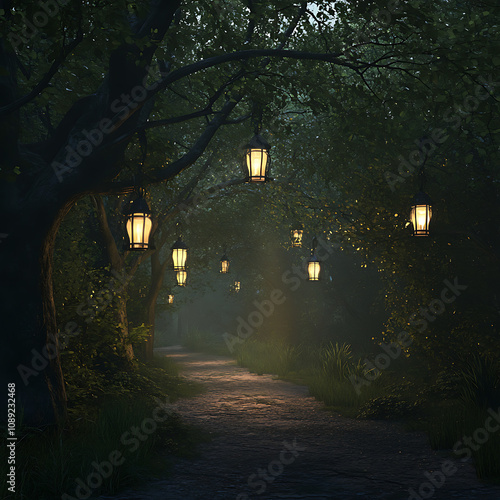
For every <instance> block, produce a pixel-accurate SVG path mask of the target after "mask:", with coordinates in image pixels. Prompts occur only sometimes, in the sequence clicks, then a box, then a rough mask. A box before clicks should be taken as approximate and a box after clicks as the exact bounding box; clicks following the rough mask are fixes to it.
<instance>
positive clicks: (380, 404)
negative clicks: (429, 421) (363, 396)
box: [358, 394, 421, 420]
mask: <svg viewBox="0 0 500 500" xmlns="http://www.w3.org/2000/svg"><path fill="white" fill-rule="evenodd" d="M420 405H421V403H420V402H418V401H408V400H406V399H402V398H401V397H400V396H396V395H392V394H389V395H386V396H380V397H377V398H373V399H370V400H369V401H367V402H366V403H364V404H363V405H361V407H360V408H359V411H358V418H371V419H384V420H386V419H392V418H404V417H408V416H414V415H415V410H417V409H419V407H420Z"/></svg>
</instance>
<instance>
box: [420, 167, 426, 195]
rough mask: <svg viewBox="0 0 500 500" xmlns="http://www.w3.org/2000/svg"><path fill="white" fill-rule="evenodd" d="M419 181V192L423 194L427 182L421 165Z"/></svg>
mask: <svg viewBox="0 0 500 500" xmlns="http://www.w3.org/2000/svg"><path fill="white" fill-rule="evenodd" d="M419 179H420V191H422V192H423V191H425V183H426V181H427V178H426V176H425V171H424V168H423V165H422V168H421V169H420V172H419Z"/></svg>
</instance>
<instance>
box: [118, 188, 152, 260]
mask: <svg viewBox="0 0 500 500" xmlns="http://www.w3.org/2000/svg"><path fill="white" fill-rule="evenodd" d="M125 215H126V216H127V225H126V228H127V234H128V241H129V245H128V249H129V250H147V249H148V248H150V247H149V236H150V234H151V227H152V221H151V212H150V210H149V207H148V204H147V203H146V200H145V199H144V198H143V197H142V195H139V197H138V198H137V199H136V200H135V201H133V202H132V203H131V204H130V207H129V209H128V210H127V212H126V214H125Z"/></svg>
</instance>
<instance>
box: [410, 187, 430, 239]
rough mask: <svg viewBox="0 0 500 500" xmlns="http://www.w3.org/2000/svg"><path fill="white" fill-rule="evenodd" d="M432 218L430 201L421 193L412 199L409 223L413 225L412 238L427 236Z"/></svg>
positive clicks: (427, 196)
mask: <svg viewBox="0 0 500 500" xmlns="http://www.w3.org/2000/svg"><path fill="white" fill-rule="evenodd" d="M431 217H432V200H431V199H430V197H429V195H428V194H426V193H424V192H423V191H420V192H418V193H417V194H416V195H415V197H414V198H413V201H412V204H411V211H410V222H411V223H412V224H413V232H412V235H413V236H429V224H430V222H431Z"/></svg>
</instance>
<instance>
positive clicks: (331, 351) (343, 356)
mask: <svg viewBox="0 0 500 500" xmlns="http://www.w3.org/2000/svg"><path fill="white" fill-rule="evenodd" d="M320 360H321V368H322V371H323V376H325V377H327V378H333V379H337V380H342V379H347V378H348V377H349V375H351V373H352V371H353V365H352V352H351V346H350V345H349V344H342V345H340V346H339V344H338V342H337V343H335V345H334V344H333V342H330V343H329V344H327V345H326V346H325V347H324V348H323V349H322V350H321V352H320Z"/></svg>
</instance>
